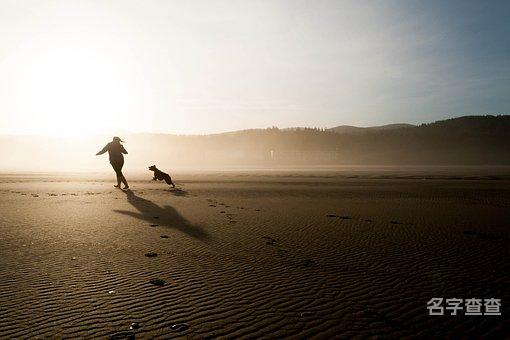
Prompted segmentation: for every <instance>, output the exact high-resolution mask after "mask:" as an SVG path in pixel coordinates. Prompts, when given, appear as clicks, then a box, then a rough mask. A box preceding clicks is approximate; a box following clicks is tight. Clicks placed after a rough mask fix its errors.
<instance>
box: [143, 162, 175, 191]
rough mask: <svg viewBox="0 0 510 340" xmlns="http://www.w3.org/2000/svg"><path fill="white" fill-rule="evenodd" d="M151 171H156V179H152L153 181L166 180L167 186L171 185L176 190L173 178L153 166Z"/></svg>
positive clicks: (150, 168)
mask: <svg viewBox="0 0 510 340" xmlns="http://www.w3.org/2000/svg"><path fill="white" fill-rule="evenodd" d="M149 170H151V171H154V177H153V178H152V180H153V181H162V180H165V182H166V184H168V185H171V186H172V188H175V184H174V182H172V177H170V175H169V174H167V173H164V172H163V171H161V170H159V169H158V168H156V166H155V165H151V166H150V167H149Z"/></svg>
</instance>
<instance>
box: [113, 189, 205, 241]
mask: <svg viewBox="0 0 510 340" xmlns="http://www.w3.org/2000/svg"><path fill="white" fill-rule="evenodd" d="M123 192H124V193H125V194H126V197H127V200H128V202H129V203H130V204H131V205H132V206H133V207H135V208H136V210H138V212H133V211H128V210H117V209H114V210H113V211H115V212H117V213H119V214H123V215H128V216H131V217H135V218H138V219H140V220H145V221H148V222H151V223H154V222H155V219H154V217H158V220H157V223H158V225H159V226H162V227H172V228H175V229H177V230H179V231H181V232H183V233H185V234H187V235H189V236H192V237H195V238H198V239H200V240H207V239H209V234H208V233H207V232H206V231H205V230H203V228H202V227H200V226H197V225H193V224H191V223H189V222H188V221H187V220H186V219H185V218H184V217H182V215H181V214H179V213H178V212H177V210H175V209H174V208H172V207H171V206H169V205H166V206H165V207H164V208H162V207H160V206H159V205H157V204H156V203H154V202H152V201H149V200H147V199H145V198H142V197H140V196H136V195H135V193H134V192H133V191H131V190H129V189H128V190H123Z"/></svg>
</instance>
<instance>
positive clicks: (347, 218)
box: [326, 214, 351, 220]
mask: <svg viewBox="0 0 510 340" xmlns="http://www.w3.org/2000/svg"><path fill="white" fill-rule="evenodd" d="M326 216H327V217H333V218H339V219H341V220H350V219H351V217H350V216H346V215H344V216H340V215H335V214H327V215H326Z"/></svg>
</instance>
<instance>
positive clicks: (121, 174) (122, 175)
mask: <svg viewBox="0 0 510 340" xmlns="http://www.w3.org/2000/svg"><path fill="white" fill-rule="evenodd" d="M123 166H124V162H121V163H119V175H120V181H122V183H124V189H128V188H129V184H128V182H127V181H126V177H124V174H123V173H122V167H123ZM119 185H120V182H119Z"/></svg>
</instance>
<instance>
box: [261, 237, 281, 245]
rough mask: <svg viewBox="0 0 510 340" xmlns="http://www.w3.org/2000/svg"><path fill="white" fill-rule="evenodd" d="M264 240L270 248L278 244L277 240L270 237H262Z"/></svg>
mask: <svg viewBox="0 0 510 340" xmlns="http://www.w3.org/2000/svg"><path fill="white" fill-rule="evenodd" d="M262 238H263V239H264V240H266V244H267V245H269V246H272V245H275V244H276V242H278V241H277V240H275V239H274V238H272V237H270V236H262Z"/></svg>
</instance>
